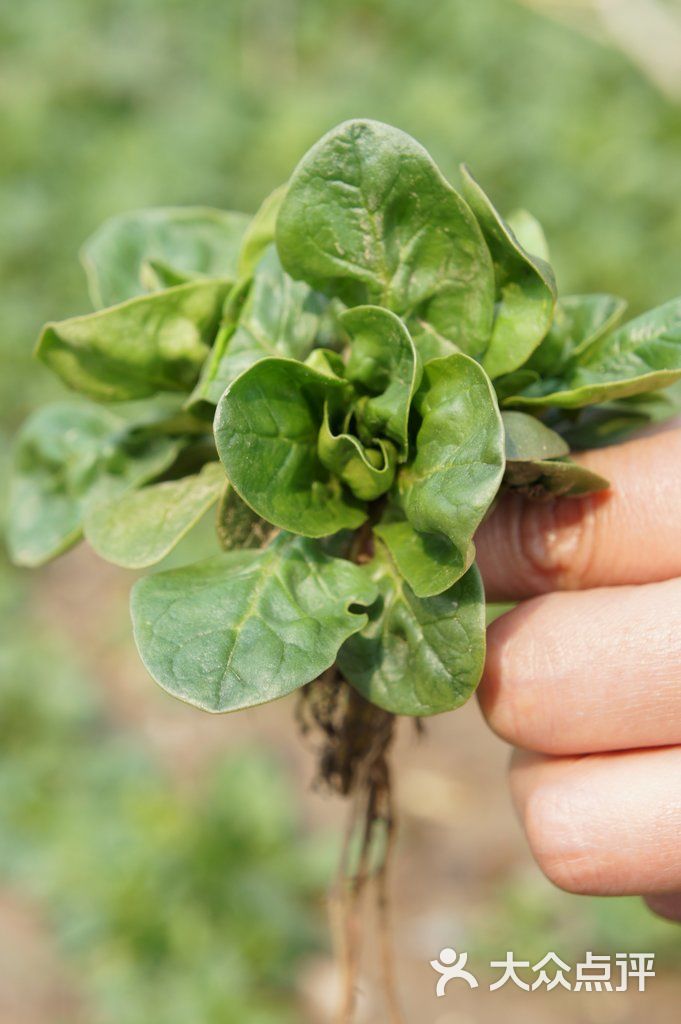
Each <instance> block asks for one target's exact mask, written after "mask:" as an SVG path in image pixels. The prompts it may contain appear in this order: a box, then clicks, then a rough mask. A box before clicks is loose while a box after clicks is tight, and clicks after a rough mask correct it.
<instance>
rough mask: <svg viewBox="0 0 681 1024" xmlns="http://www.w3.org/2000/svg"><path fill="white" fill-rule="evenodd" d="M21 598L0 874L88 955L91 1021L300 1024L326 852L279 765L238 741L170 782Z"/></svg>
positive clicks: (10, 653) (85, 974)
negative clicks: (301, 815)
mask: <svg viewBox="0 0 681 1024" xmlns="http://www.w3.org/2000/svg"><path fill="white" fill-rule="evenodd" d="M16 597H17V590H16V587H15V588H13V591H12V602H10V595H9V593H8V591H7V590H5V592H4V593H3V595H2V599H1V601H0V605H1V606H2V607H1V611H2V615H3V620H4V622H5V624H6V625H8V626H9V629H10V630H11V632H12V635H13V636H14V640H13V643H12V644H11V645H7V644H3V646H2V649H1V651H0V680H1V682H0V704H1V706H2V714H1V715H0V750H1V751H2V770H1V771H0V821H1V822H2V842H1V843H0V876H1V877H2V880H3V883H4V884H11V885H12V886H13V887H14V888H16V889H17V890H18V891H19V892H23V893H25V894H26V895H27V896H29V897H31V898H33V899H35V900H37V901H38V903H39V905H40V906H41V907H42V908H43V911H44V913H45V914H46V915H47V918H48V921H49V923H50V925H51V927H52V929H53V931H54V934H55V936H56V938H57V940H58V942H59V943H60V945H61V947H62V950H63V951H64V953H65V954H67V955H68V956H69V957H70V958H72V961H73V962H75V963H76V964H77V965H78V967H79V968H80V970H79V979H80V982H79V983H80V985H81V987H82V992H83V995H84V997H85V1000H86V1006H87V1008H88V1009H87V1015H86V1019H87V1020H88V1021H92V1022H93V1024H114V1022H115V1024H149V1022H150V1021H153V1022H154V1024H186V1022H187V1021H192V1020H196V1021H201V1022H206V1024H242V1022H245V1021H248V1024H274V1022H276V1024H286V1022H287V1021H291V1022H293V1021H294V1020H295V1019H296V1015H295V1014H294V1012H293V999H292V992H293V991H294V987H295V975H296V964H297V963H298V961H299V960H300V957H301V956H302V955H303V954H304V953H305V952H307V951H309V950H311V949H313V948H315V947H316V946H318V943H319V940H320V936H319V935H318V934H316V932H315V931H314V930H313V927H312V923H311V922H312V914H311V907H310V900H311V898H312V897H313V896H316V895H317V894H318V893H319V892H320V891H321V890H322V888H323V886H324V883H325V880H326V875H327V871H326V868H327V857H326V854H325V853H324V852H323V851H322V849H321V847H318V846H317V845H316V844H315V846H314V847H313V846H311V845H308V844H307V843H306V842H303V841H302V840H301V837H300V833H299V831H298V829H297V826H296V808H295V803H294V799H293V794H292V792H290V791H289V789H288V787H287V785H286V782H285V778H284V777H283V773H282V770H281V766H279V765H277V764H276V763H275V762H274V761H273V759H272V758H270V757H268V756H266V755H265V754H264V753H256V752H254V751H253V750H250V751H249V750H247V749H242V750H235V751H232V752H231V753H230V754H229V756H227V757H223V758H222V759H218V760H217V761H216V762H214V763H213V764H212V765H211V770H210V774H209V776H208V777H207V778H206V779H205V780H203V781H202V782H201V783H200V785H198V786H191V785H188V784H187V785H186V787H182V788H180V789H178V786H177V785H173V783H172V781H171V780H170V778H169V777H168V775H167V773H165V772H164V771H163V770H162V769H161V767H160V766H159V765H158V764H156V763H155V762H154V761H153V760H152V759H151V757H150V755H149V754H148V753H147V743H146V741H145V739H144V737H143V736H134V735H132V734H130V733H128V732H125V731H122V730H121V729H120V728H118V729H117V728H115V727H114V726H113V725H112V724H111V722H110V721H109V720H108V718H107V716H106V715H105V714H104V711H103V708H102V707H100V706H99V704H98V701H97V700H96V698H95V694H96V689H95V688H94V687H93V686H92V684H89V685H88V684H87V683H86V682H85V681H84V680H83V679H81V678H79V676H78V669H77V667H76V666H75V665H74V664H73V663H72V662H71V660H70V659H69V658H68V657H67V656H66V654H65V652H64V651H63V650H62V649H60V646H59V644H58V643H57V641H56V640H54V639H53V638H50V637H49V635H45V632H44V631H43V632H42V633H41V642H40V644H39V645H36V642H35V635H36V634H35V629H36V628H37V626H38V624H37V623H35V622H34V623H32V625H33V628H31V623H30V622H29V620H28V616H27V615H25V614H24V615H23V616H22V620H21V621H19V619H18V618H17V616H16V613H14V614H13V613H12V612H11V610H10V609H11V603H13V604H14V607H15V608H16ZM22 622H23V625H22ZM8 635H9V632H8ZM46 665H49V673H47V672H46ZM55 1024H58V1022H57V1020H55Z"/></svg>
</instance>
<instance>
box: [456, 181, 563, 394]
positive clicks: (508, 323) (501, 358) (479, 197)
mask: <svg viewBox="0 0 681 1024" xmlns="http://www.w3.org/2000/svg"><path fill="white" fill-rule="evenodd" d="M461 170H462V175H463V184H464V195H465V197H466V199H467V200H468V202H469V204H470V206H471V208H472V210H473V213H474V214H475V216H476V217H477V218H478V221H479V222H480V226H481V228H482V233H483V235H484V236H485V240H486V241H487V244H488V245H489V248H490V252H491V254H492V260H493V262H494V275H495V282H496V293H497V310H496V317H495V320H494V328H493V330H492V337H491V340H490V343H489V347H488V348H487V351H486V352H485V353H484V355H483V359H482V364H483V366H484V367H485V369H486V370H487V372H488V373H489V375H490V376H491V377H500V376H501V375H502V374H505V373H511V371H513V370H516V369H518V367H519V366H522V365H523V363H524V362H525V361H526V360H527V359H528V357H529V356H530V355H531V354H532V352H534V350H535V349H536V347H537V345H539V343H540V341H541V340H542V338H543V337H544V336H545V334H546V332H547V331H548V329H549V326H550V324H551V319H552V317H553V307H554V305H555V301H556V286H555V281H554V279H553V272H552V270H551V268H550V266H549V265H548V263H544V261H543V260H541V259H539V258H538V257H537V256H530V254H529V253H527V252H526V251H525V250H524V249H523V247H522V246H521V245H520V243H519V242H518V240H517V238H516V237H515V235H514V234H513V232H512V231H511V230H510V228H509V226H508V224H506V222H505V221H504V220H503V218H502V217H501V216H500V214H499V213H498V212H497V211H496V210H495V208H494V206H493V205H492V202H491V201H490V199H489V197H488V196H487V195H486V194H485V192H483V190H482V189H481V188H480V185H478V183H477V182H476V181H475V179H474V178H473V177H472V176H471V174H470V172H469V171H468V170H467V168H466V167H462V169H461Z"/></svg>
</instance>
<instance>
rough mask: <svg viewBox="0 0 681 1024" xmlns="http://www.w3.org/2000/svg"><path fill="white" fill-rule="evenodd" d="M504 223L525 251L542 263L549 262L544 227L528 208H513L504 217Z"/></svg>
mask: <svg viewBox="0 0 681 1024" xmlns="http://www.w3.org/2000/svg"><path fill="white" fill-rule="evenodd" d="M506 223H507V224H508V226H509V228H510V229H511V231H512V232H513V234H514V235H515V237H516V240H517V241H518V242H520V245H521V246H522V248H523V249H524V250H525V252H528V253H529V254H530V255H531V256H536V257H538V258H539V259H540V260H543V261H544V263H548V262H549V258H550V254H549V243H548V242H547V240H546V235H545V234H544V229H543V227H542V226H541V224H540V223H539V221H538V220H537V218H536V217H535V216H533V215H532V214H531V213H530V211H529V210H523V209H520V210H514V211H513V213H510V214H509V215H508V217H507V218H506Z"/></svg>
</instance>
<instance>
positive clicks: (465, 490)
mask: <svg viewBox="0 0 681 1024" xmlns="http://www.w3.org/2000/svg"><path fill="white" fill-rule="evenodd" d="M414 405H415V408H416V410H417V412H418V413H419V415H420V417H421V425H420V427H419V430H418V434H417V437H416V455H415V458H414V460H413V462H411V463H410V464H409V465H408V466H405V467H403V468H402V469H401V470H400V473H399V475H398V486H399V492H400V495H399V500H400V505H401V507H402V509H403V511H404V514H405V517H406V519H407V520H408V522H409V523H410V524H411V526H412V527H413V528H414V529H415V530H416V531H418V532H419V533H426V534H433V535H435V537H436V538H438V542H439V546H440V547H441V546H442V541H441V540H440V538H444V540H445V541H446V542H449V543H448V545H445V547H446V548H447V555H448V556H449V557H448V558H447V561H446V563H445V568H446V570H447V572H448V576H447V585H451V583H453V582H454V581H455V580H456V579H458V578H459V577H460V576H462V575H463V573H464V572H465V571H466V569H467V568H468V567H469V565H470V562H471V545H472V539H473V534H474V533H475V531H476V529H477V528H478V526H479V525H480V522H481V520H482V518H483V516H484V515H485V513H486V511H487V509H488V508H489V506H490V505H491V503H492V501H493V500H494V497H495V495H496V493H497V491H498V489H499V484H500V483H501V478H502V476H503V472H504V429H503V425H502V421H501V416H500V413H499V408H498V406H497V401H496V397H495V395H494V390H493V388H492V385H491V382H490V380H489V378H488V376H487V374H486V373H485V371H484V370H483V369H482V367H481V366H480V365H479V364H478V363H476V362H475V361H474V360H473V359H470V358H469V357H468V356H465V355H451V356H444V357H443V358H441V359H433V360H432V361H431V362H429V363H426V365H425V367H424V371H423V381H422V384H421V387H420V389H419V391H418V393H417V395H416V398H415V400H414ZM395 532H396V531H395V530H394V529H393V531H390V532H389V533H387V534H386V531H385V530H382V531H381V534H380V535H381V536H382V537H383V538H384V540H385V542H386V544H388V546H389V547H390V549H391V552H392V553H393V554H394V556H395V559H396V561H397V563H398V565H399V566H400V569H401V570H402V571H404V568H405V565H406V562H405V559H404V558H401V557H400V554H399V552H398V551H397V550H395V546H394V543H393V540H394V537H391V536H390V533H393V534H394V533H395ZM402 533H404V529H403V530H402ZM400 539H404V538H400ZM449 545H451V548H449ZM410 562H411V559H410ZM452 577H453V578H452ZM407 582H408V583H409V584H410V586H411V587H412V588H413V589H414V591H415V592H416V593H417V595H418V596H419V597H429V596H432V595H433V594H435V593H437V592H438V590H439V589H440V585H441V582H442V579H441V577H440V578H438V577H433V579H432V580H431V581H429V580H428V578H427V577H426V578H424V574H423V573H421V572H419V575H418V578H417V577H415V576H414V575H412V574H408V575H407Z"/></svg>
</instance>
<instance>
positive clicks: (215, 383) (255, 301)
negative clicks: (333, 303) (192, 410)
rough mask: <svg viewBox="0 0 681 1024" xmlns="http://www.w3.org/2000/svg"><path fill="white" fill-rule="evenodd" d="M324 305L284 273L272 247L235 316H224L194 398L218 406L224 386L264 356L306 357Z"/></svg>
mask: <svg viewBox="0 0 681 1024" xmlns="http://www.w3.org/2000/svg"><path fill="white" fill-rule="evenodd" d="M324 305H325V301H324V300H323V298H322V296H320V295H319V294H317V293H316V292H313V291H312V289H311V288H309V287H308V285H306V284H305V283H304V282H300V281H294V280H293V279H292V278H290V277H289V276H288V274H286V273H284V271H283V269H282V266H281V263H280V262H279V258H278V256H277V252H276V249H275V248H274V246H270V247H269V248H268V249H267V251H266V252H265V254H264V256H263V257H262V258H261V260H260V262H259V263H258V266H257V268H256V271H255V276H254V278H253V282H252V284H251V285H250V288H249V291H248V294H247V297H246V298H245V300H244V302H243V305H241V307H240V308H239V310H238V316H236V317H234V318H233V317H231V316H229V315H227V316H226V317H225V320H224V324H223V329H221V331H220V333H219V335H218V338H217V340H216V343H215V347H214V350H213V352H212V354H211V358H210V360H209V361H208V362H207V363H206V366H205V371H204V373H203V374H202V376H201V380H200V382H199V384H198V386H197V388H196V390H195V392H194V395H193V396H192V400H193V401H196V400H197V399H202V400H205V401H208V402H211V403H212V404H213V405H217V403H218V401H219V400H220V396H221V395H222V393H223V391H224V390H225V388H226V387H227V385H228V384H230V383H231V382H232V381H233V380H234V379H235V378H236V377H238V376H239V374H240V373H243V371H244V370H246V369H248V367H249V366H252V365H253V364H254V363H256V362H257V361H258V360H259V359H263V358H265V357H266V356H284V357H290V358H291V359H301V360H302V359H305V358H306V356H307V355H308V353H309V352H310V350H311V349H312V346H313V345H314V343H315V337H316V334H317V331H318V329H319V321H320V316H321V314H322V311H323V308H324Z"/></svg>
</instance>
